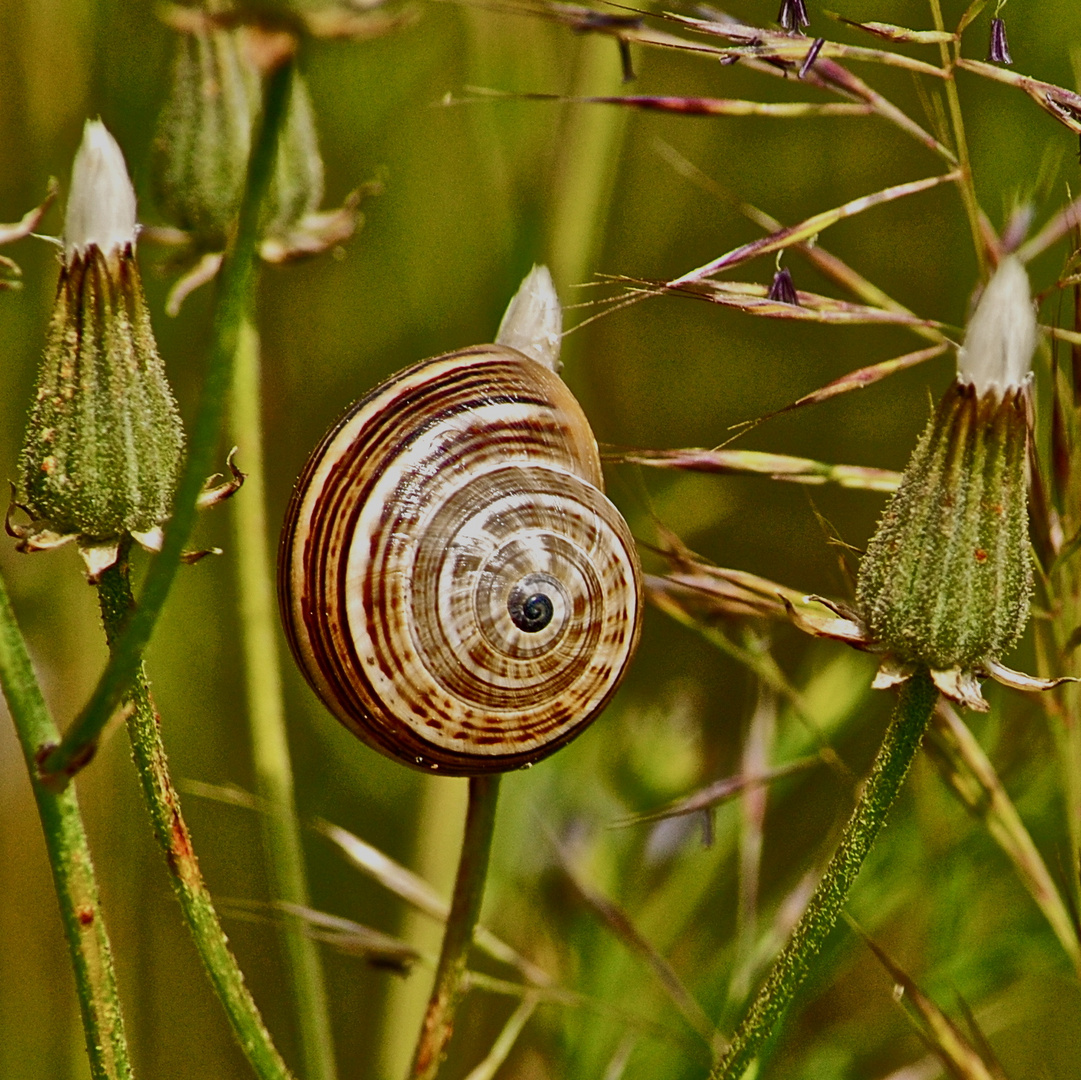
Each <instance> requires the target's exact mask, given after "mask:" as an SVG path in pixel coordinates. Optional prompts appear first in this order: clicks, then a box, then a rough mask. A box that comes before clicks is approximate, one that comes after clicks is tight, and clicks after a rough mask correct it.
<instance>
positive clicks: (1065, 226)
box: [1017, 199, 1081, 262]
mask: <svg viewBox="0 0 1081 1080" xmlns="http://www.w3.org/2000/svg"><path fill="white" fill-rule="evenodd" d="M1078 226H1081V199H1075V200H1074V201H1073V202H1072V203H1070V205H1069V206H1067V207H1066V208H1065V209H1063V210H1060V211H1059V212H1058V213H1057V214H1056V215H1055V216H1054V217H1053V218H1052V219H1051V220H1050V221H1049V222H1048V223H1047V224H1046V225H1045V226H1044V227H1043V228H1042V229H1041V230H1040V231H1039V232H1038V233H1037V234H1036V235H1035V236H1034V237H1033V238H1032V239H1031V240H1029V241H1028V242H1027V243H1025V244H1022V245H1021V247H1019V248H1018V249H1017V257H1018V258H1019V259H1020V260H1021V261H1022V262H1030V261H1031V260H1032V259H1034V258H1036V256H1037V255H1040V254H1041V253H1043V252H1044V251H1046V250H1047V249H1048V248H1049V247H1051V245H1052V244H1057V243H1058V241H1059V240H1061V239H1062V238H1063V237H1064V236H1066V234H1067V233H1069V232H1070V231H1071V230H1072V229H1075V228H1077V227H1078Z"/></svg>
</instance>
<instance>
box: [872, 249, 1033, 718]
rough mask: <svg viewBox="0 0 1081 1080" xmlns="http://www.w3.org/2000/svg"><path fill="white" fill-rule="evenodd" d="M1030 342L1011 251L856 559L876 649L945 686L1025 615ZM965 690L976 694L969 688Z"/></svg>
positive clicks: (987, 660) (1020, 276)
mask: <svg viewBox="0 0 1081 1080" xmlns="http://www.w3.org/2000/svg"><path fill="white" fill-rule="evenodd" d="M1035 344H1036V319H1035V313H1034V311H1033V307H1032V301H1031V298H1030V295H1029V284H1028V277H1027V276H1026V274H1025V271H1024V269H1023V267H1022V266H1021V264H1020V263H1019V262H1018V261H1017V260H1016V259H1015V258H1013V257H1009V258H1006V259H1004V260H1003V262H1002V264H1001V265H1000V267H999V269H998V271H997V272H996V274H995V276H994V277H993V278H992V279H991V281H990V282H989V284H988V286H987V288H986V289H985V290H984V293H983V296H982V297H981V299H980V302H979V305H978V307H977V309H976V312H975V314H974V315H973V317H972V320H971V322H970V323H969V326H968V330H967V332H966V335H965V344H964V347H963V348H962V349H961V351H960V353H959V355H958V378H957V381H956V382H955V383H954V384H953V385H952V386H951V387H950V389H949V390H947V392H946V394H945V396H944V397H943V399H942V401H941V402H940V403H939V406H938V408H937V410H936V411H935V414H934V416H933V417H932V418H931V421H930V423H929V424H928V426H927V429H926V430H925V431H924V433H923V436H922V437H921V439H920V442H919V445H918V446H917V447H916V450H915V452H914V453H913V455H912V458H911V460H910V461H909V463H908V467H907V468H906V470H905V473H904V477H903V478H902V481H901V486H900V488H899V490H898V491H897V493H896V495H894V497H893V499H892V501H891V502H890V504H889V505H888V506H887V508H886V511H885V513H884V514H883V516H882V519H881V520H880V521H879V524H878V528H877V530H876V532H875V534H874V536H873V538H872V539H871V542H870V544H869V546H868V548H867V554H866V555H865V556H864V558H863V562H862V564H861V566H860V574H859V580H858V583H857V590H856V597H857V603H858V607H859V610H860V613H861V615H862V617H863V619H864V620H865V622H866V624H867V626H868V629H869V631H870V635H871V638H872V639H873V641H874V642H875V644H876V645H877V647H879V648H880V649H882V650H884V651H885V652H887V653H888V654H889V657H890V662H891V663H892V665H893V670H895V671H896V670H898V665H900V667H901V668H903V667H905V666H906V665H907V666H912V665H919V666H926V667H928V668H930V669H931V670H932V673H933V674H936V681H938V682H939V685H940V687H941V688H943V689H944V690H946V689H947V686H956V685H957V682H958V678H959V677H961V676H964V677H966V678H967V679H968V684H969V685H971V684H972V682H973V680H972V679H971V676H973V675H975V674H985V673H987V671H989V670H991V667H992V666H993V665H995V664H997V662H998V661H999V659H1000V657H1001V656H1002V654H1003V653H1005V652H1006V651H1007V650H1008V649H1010V648H1011V647H1012V646H1013V645H1014V644H1015V643H1016V642H1017V639H1018V638H1019V637H1020V635H1021V633H1022V631H1023V630H1024V628H1025V624H1026V622H1027V621H1028V610H1029V599H1030V595H1031V592H1032V564H1031V559H1030V555H1029V544H1028V491H1027V477H1028V473H1027V468H1028V466H1027V450H1028V438H1029V415H1028V413H1029V386H1030V383H1031V377H1030V368H1031V361H1032V353H1033V350H1034V348H1035ZM938 676H942V677H941V678H938ZM947 692H948V691H947ZM965 700H966V703H968V704H970V705H972V704H975V703H976V701H978V700H979V699H978V687H977V688H976V691H975V698H973V695H972V694H971V693H969V695H968V696H967V697H966V698H965ZM975 707H980V706H979V705H978V704H975Z"/></svg>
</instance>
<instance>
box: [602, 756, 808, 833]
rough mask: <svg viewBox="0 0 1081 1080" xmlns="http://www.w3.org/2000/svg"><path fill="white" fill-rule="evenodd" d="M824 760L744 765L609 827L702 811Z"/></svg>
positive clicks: (612, 823) (625, 825)
mask: <svg viewBox="0 0 1081 1080" xmlns="http://www.w3.org/2000/svg"><path fill="white" fill-rule="evenodd" d="M821 763H822V758H821V757H820V756H819V755H815V756H814V757H805V758H800V759H799V760H798V761H793V762H790V763H789V764H787V765H780V766H778V767H777V768H775V769H770V768H768V767H766V766H764V765H762V766H760V767H757V768H756V771H750V770H749V768H748V767H747V766H746V765H744V768H743V770H742V771H740V772H739V773H737V774H736V775H735V776H726V777H724V779H722V780H715V781H714V782H713V783H712V784H709V785H708V786H707V787H704V788H702V789H701V790H700V791H696V792H694V794H692V795H688V796H687V797H686V798H683V799H679V800H678V801H676V802H674V803H669V804H668V805H667V806H664V807H662V808H661V809H659V810H649V811H647V812H646V813H643V814H632V815H630V816H628V817H623V818H617V819H616V820H615V821H611V822H609V823H608V828H610V829H623V828H627V827H629V826H631V825H643V824H647V823H649V822H654V821H665V820H667V819H668V818H674V817H686V816H687V815H688V814H701V813H703V812H704V811H707V810H712V809H713V808H714V807H715V806H720V805H721V804H722V803H726V802H728V801H730V800H731V799H734V798H736V797H737V796H743V795H746V793H747V792H751V791H760V790H763V789H764V788H766V787H768V786H769V785H770V784H772V783H773V782H774V781H775V780H782V779H784V777H786V776H792V775H793V774H794V773H798V772H804V771H805V770H806V769H810V768H812V767H813V766H815V765H820V764H821Z"/></svg>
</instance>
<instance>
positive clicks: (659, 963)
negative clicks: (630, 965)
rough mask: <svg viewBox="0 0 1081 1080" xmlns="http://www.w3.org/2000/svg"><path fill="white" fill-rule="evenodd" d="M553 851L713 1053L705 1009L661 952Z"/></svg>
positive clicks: (716, 1041)
mask: <svg viewBox="0 0 1081 1080" xmlns="http://www.w3.org/2000/svg"><path fill="white" fill-rule="evenodd" d="M556 850H557V854H558V857H559V861H560V865H561V867H562V869H563V873H564V874H565V875H566V877H567V880H568V881H569V882H570V883H571V886H572V887H573V888H574V891H575V892H576V893H578V895H579V897H580V898H581V900H582V902H583V903H584V904H586V906H587V907H589V908H591V909H592V910H593V911H594V912H595V913H596V914H597V915H598V916H599V917H600V918H601V920H602V921H603V922H604V923H605V925H606V926H607V927H608V928H609V929H610V930H611V931H612V933H614V934H615V935H616V937H618V938H619V939H620V940H621V941H622V942H623V943H624V944H625V945H626V946H627V947H628V948H629V949H630V950H631V951H632V952H634V953H636V954H637V955H638V956H640V957H641V958H642V959H643V960H644V961H645V962H646V964H647V965H648V966H649V967H650V968H651V969H652V971H653V973H654V975H655V976H656V978H657V982H658V983H659V984H660V986H661V988H662V989H663V990H664V992H665V994H666V995H667V996H668V998H669V1000H670V1001H671V1002H672V1004H673V1005H675V1007H676V1009H678V1010H679V1012H680V1014H681V1015H682V1016H683V1018H684V1019H685V1020H686V1021H687V1023H688V1024H689V1025H690V1027H691V1028H692V1029H693V1030H694V1031H695V1032H697V1033H698V1035H700V1036H701V1038H702V1039H703V1040H704V1041H705V1043H706V1045H707V1046H709V1047H710V1049H711V1051H712V1052H713V1053H714V1054H716V1053H717V1052H718V1051H719V1050H720V1049H721V1042H722V1040H721V1036H720V1034H719V1032H718V1031H717V1029H716V1028H715V1027H714V1025H713V1022H712V1021H711V1020H710V1018H709V1017H708V1016H707V1015H706V1013H705V1010H703V1008H702V1006H701V1005H699V1004H698V1002H697V1001H696V1000H695V999H694V997H692V996H691V993H690V991H689V990H688V989H687V988H686V987H685V986H684V985H683V981H682V980H681V979H680V977H679V975H678V974H677V973H676V969H675V968H674V967H672V965H671V964H670V963H669V962H668V960H667V959H666V958H665V957H664V956H662V955H661V954H660V953H659V952H658V951H657V950H656V949H655V948H654V946H653V944H652V943H651V942H650V941H648V940H647V939H646V938H645V937H644V936H643V935H642V933H641V932H640V931H639V929H638V928H637V927H636V926H635V925H634V923H633V922H632V921H631V917H630V916H629V915H628V914H627V912H626V911H625V910H624V909H623V907H622V906H621V905H620V904H617V903H616V902H615V901H614V900H611V899H609V898H608V897H607V896H605V895H604V894H603V893H601V892H600V891H599V890H597V889H595V888H594V887H593V886H592V885H590V884H589V883H588V882H586V881H585V879H584V878H582V877H581V876H580V875H579V874H578V873H577V872H576V871H575V869H574V867H573V866H572V865H571V861H570V859H569V858H568V857H567V855H566V853H565V852H563V851H562V850H560V849H559V848H558V846H557V848H556Z"/></svg>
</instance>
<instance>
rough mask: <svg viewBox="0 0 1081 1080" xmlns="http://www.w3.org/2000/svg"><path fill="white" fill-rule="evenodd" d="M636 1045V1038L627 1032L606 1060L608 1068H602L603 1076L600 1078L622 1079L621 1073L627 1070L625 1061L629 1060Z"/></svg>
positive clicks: (607, 1079) (604, 1079) (609, 1079)
mask: <svg viewBox="0 0 1081 1080" xmlns="http://www.w3.org/2000/svg"><path fill="white" fill-rule="evenodd" d="M637 1045H638V1040H637V1039H636V1038H635V1037H634V1035H632V1034H631V1033H630V1032H628V1033H627V1034H626V1035H624V1036H623V1038H622V1039H621V1040H620V1042H619V1046H617V1047H616V1052H615V1053H614V1054H613V1055H612V1057H611V1058H610V1059H609V1061H608V1068H606V1069H605V1070H604V1077H603V1078H602V1080H622V1078H623V1074H624V1073H625V1072H626V1071H627V1063H628V1062H629V1061H630V1060H631V1054H633V1053H634V1048H635V1047H636V1046H637Z"/></svg>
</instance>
